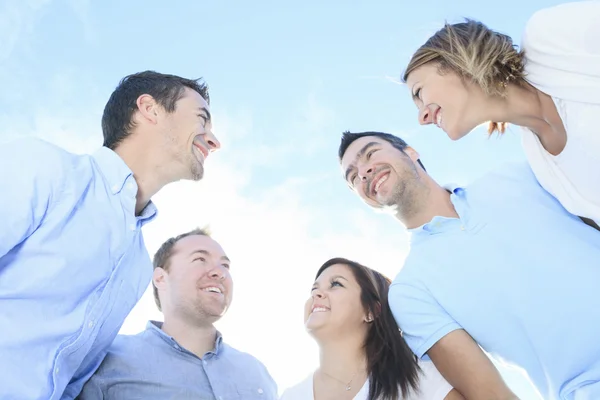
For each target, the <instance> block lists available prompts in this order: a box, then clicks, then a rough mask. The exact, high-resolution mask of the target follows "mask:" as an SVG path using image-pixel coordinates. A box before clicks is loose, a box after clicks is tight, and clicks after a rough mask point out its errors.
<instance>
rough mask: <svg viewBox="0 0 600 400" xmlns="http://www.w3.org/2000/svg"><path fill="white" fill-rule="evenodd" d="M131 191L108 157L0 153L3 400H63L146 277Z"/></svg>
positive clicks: (27, 147) (29, 149) (28, 144)
mask: <svg viewBox="0 0 600 400" xmlns="http://www.w3.org/2000/svg"><path fill="white" fill-rule="evenodd" d="M136 193H137V184H136V181H135V178H134V177H133V174H132V172H131V170H130V169H129V168H128V167H127V165H126V164H125V162H124V161H123V160H122V159H121V158H120V157H119V156H118V155H117V154H116V153H115V152H114V151H112V150H110V149H108V148H106V147H101V148H100V149H98V150H97V151H96V152H95V153H94V154H93V155H78V154H71V153H68V152H66V151H64V150H62V149H60V148H58V147H56V146H54V145H52V144H50V143H47V142H44V141H42V140H38V139H31V138H27V139H22V140H16V141H14V142H11V143H6V144H2V145H0V221H1V222H0V224H1V225H0V327H1V333H0V398H1V399H19V400H21V399H36V400H37V399H43V400H58V399H64V400H69V399H73V398H75V397H76V396H77V394H78V393H79V391H80V390H81V387H82V386H83V383H84V382H85V381H86V380H87V379H88V378H89V377H90V376H91V374H92V373H93V372H94V371H95V370H96V368H98V366H99V365H100V362H101V361H102V359H103V358H104V355H105V354H106V351H107V349H108V346H110V344H111V343H112V341H113V340H114V338H115V336H116V335H117V333H118V331H119V329H120V328H121V325H122V324H123V321H124V320H125V317H127V315H128V314H129V313H130V311H131V310H132V308H133V306H134V305H135V304H136V303H137V301H138V300H139V299H140V297H141V296H142V294H143V293H144V291H145V290H146V288H147V287H148V285H149V284H150V279H151V277H152V263H151V262H150V256H149V255H148V251H147V250H146V246H145V245H144V238H143V236H142V226H143V225H144V224H146V223H148V222H149V221H151V220H153V219H154V217H155V215H156V208H155V207H154V205H153V204H152V203H149V204H148V205H147V206H146V208H145V209H144V211H143V212H142V213H141V215H139V216H136V215H135V204H136Z"/></svg>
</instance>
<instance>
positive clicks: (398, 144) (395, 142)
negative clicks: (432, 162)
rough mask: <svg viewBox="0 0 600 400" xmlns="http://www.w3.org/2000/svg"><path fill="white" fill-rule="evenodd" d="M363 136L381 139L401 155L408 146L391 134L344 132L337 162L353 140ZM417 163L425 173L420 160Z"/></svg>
mask: <svg viewBox="0 0 600 400" xmlns="http://www.w3.org/2000/svg"><path fill="white" fill-rule="evenodd" d="M365 136H375V137H378V138H381V139H383V140H385V141H386V142H388V143H390V144H391V145H392V146H394V147H395V148H396V149H398V150H400V151H401V152H402V153H404V149H406V148H407V147H408V144H406V142H405V141H404V140H402V139H401V138H399V137H398V136H394V135H392V134H391V133H385V132H357V133H352V132H350V131H346V132H344V133H342V141H341V142H340V148H339V149H338V157H339V161H340V162H342V157H344V154H346V150H348V147H350V145H351V144H352V143H353V142H354V141H355V140H357V139H360V138H362V137H365ZM417 162H418V163H419V165H420V166H421V168H423V171H427V170H426V169H425V166H424V165H423V163H422V162H421V160H417Z"/></svg>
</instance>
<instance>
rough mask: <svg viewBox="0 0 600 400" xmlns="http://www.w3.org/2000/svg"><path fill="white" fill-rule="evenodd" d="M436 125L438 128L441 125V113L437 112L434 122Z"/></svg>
mask: <svg viewBox="0 0 600 400" xmlns="http://www.w3.org/2000/svg"><path fill="white" fill-rule="evenodd" d="M435 123H436V125H437V126H438V127H439V126H440V125H441V124H442V112H441V111H439V112H438V115H437V120H436V121H435Z"/></svg>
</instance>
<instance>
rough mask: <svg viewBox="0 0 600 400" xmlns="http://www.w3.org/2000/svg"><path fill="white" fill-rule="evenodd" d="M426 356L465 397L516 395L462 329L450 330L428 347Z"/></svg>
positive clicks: (505, 396)
mask: <svg viewBox="0 0 600 400" xmlns="http://www.w3.org/2000/svg"><path fill="white" fill-rule="evenodd" d="M427 355H428V356H429V357H430V358H431V360H432V361H433V363H434V364H435V366H436V367H437V369H438V370H439V371H440V373H441V374H442V375H443V376H444V378H446V380H447V381H448V383H450V384H451V385H452V386H453V387H454V388H455V389H456V390H458V391H459V392H460V393H462V394H463V395H464V398H465V399H489V400H492V399H507V400H508V399H511V400H512V399H516V398H517V397H516V396H515V395H514V394H513V393H512V392H511V391H510V389H509V388H508V387H507V386H506V384H505V383H504V381H503V379H502V377H501V376H500V373H499V372H498V370H497V369H496V367H495V366H494V364H492V362H491V361H490V359H489V358H488V357H487V356H486V355H485V353H484V352H483V350H481V348H480V347H479V346H478V345H477V343H475V341H474V340H473V338H472V337H471V336H470V335H469V334H468V333H467V332H466V331H465V330H463V329H459V330H455V331H452V332H450V333H449V334H447V335H446V336H444V337H443V338H441V339H440V340H439V341H438V342H437V343H435V344H434V345H433V346H432V347H431V349H429V351H428V352H427ZM456 395H458V394H456ZM449 396H450V394H449ZM460 398H461V397H449V399H460ZM447 399H448V397H447Z"/></svg>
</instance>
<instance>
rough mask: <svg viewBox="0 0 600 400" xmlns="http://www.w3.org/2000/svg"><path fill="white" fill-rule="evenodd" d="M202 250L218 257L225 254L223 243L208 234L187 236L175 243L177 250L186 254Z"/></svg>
mask: <svg viewBox="0 0 600 400" xmlns="http://www.w3.org/2000/svg"><path fill="white" fill-rule="evenodd" d="M200 250H203V251H206V252H208V253H211V254H212V255H215V256H218V257H220V256H223V257H224V256H225V251H224V250H223V248H222V247H221V245H220V244H219V243H218V242H217V241H216V240H214V239H213V238H211V237H210V236H206V235H190V236H186V237H184V238H182V239H180V240H179V241H178V242H177V243H176V244H175V251H176V252H181V253H182V254H183V255H184V256H187V255H189V254H191V253H193V252H195V251H200Z"/></svg>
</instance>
